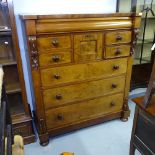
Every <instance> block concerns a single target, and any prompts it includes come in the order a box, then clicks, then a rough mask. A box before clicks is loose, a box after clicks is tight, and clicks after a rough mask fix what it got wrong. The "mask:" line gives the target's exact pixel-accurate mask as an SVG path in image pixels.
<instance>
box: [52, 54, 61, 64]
mask: <svg viewBox="0 0 155 155" xmlns="http://www.w3.org/2000/svg"><path fill="white" fill-rule="evenodd" d="M52 60H53V61H54V62H59V61H60V56H59V55H54V56H52Z"/></svg>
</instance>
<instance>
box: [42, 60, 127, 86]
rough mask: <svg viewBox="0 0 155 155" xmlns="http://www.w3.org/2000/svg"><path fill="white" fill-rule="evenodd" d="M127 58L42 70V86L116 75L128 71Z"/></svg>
mask: <svg viewBox="0 0 155 155" xmlns="http://www.w3.org/2000/svg"><path fill="white" fill-rule="evenodd" d="M126 67H127V58H122V59H115V60H105V61H100V62H93V63H87V64H77V65H70V66H62V67H55V68H49V69H43V70H41V81H42V86H43V87H47V86H55V85H58V84H62V83H69V82H77V81H82V80H89V79H93V78H103V77H108V76H115V75H119V74H123V73H125V72H126Z"/></svg>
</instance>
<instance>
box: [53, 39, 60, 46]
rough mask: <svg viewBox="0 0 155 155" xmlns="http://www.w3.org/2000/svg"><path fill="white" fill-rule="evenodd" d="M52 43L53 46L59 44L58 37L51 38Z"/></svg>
mask: <svg viewBox="0 0 155 155" xmlns="http://www.w3.org/2000/svg"><path fill="white" fill-rule="evenodd" d="M52 45H53V46H55V47H57V46H58V45H59V41H58V39H53V40H52Z"/></svg>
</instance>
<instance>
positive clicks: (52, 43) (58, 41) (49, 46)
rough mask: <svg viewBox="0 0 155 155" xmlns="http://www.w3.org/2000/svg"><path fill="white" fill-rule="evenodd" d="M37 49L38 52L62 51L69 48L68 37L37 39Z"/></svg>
mask: <svg viewBox="0 0 155 155" xmlns="http://www.w3.org/2000/svg"><path fill="white" fill-rule="evenodd" d="M37 48H38V50H39V52H49V51H50V52H52V51H53V50H62V49H70V48H71V38H70V35H65V36H51V37H49V36H48V37H46V36H44V37H38V38H37Z"/></svg>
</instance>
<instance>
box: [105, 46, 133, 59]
mask: <svg viewBox="0 0 155 155" xmlns="http://www.w3.org/2000/svg"><path fill="white" fill-rule="evenodd" d="M129 55H130V45H121V46H107V47H105V58H117V57H125V56H129Z"/></svg>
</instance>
